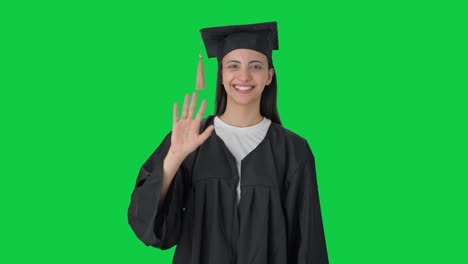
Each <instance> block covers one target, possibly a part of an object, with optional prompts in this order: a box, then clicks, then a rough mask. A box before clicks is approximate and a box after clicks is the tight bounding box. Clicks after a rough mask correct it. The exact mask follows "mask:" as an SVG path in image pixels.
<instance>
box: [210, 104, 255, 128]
mask: <svg viewBox="0 0 468 264" xmlns="http://www.w3.org/2000/svg"><path fill="white" fill-rule="evenodd" d="M219 118H220V119H221V120H222V121H223V122H224V123H226V124H228V125H231V126H236V127H249V126H253V125H256V124H258V123H260V122H261V121H262V120H263V116H262V115H261V114H260V106H257V107H248V106H239V105H234V104H227V105H226V111H224V113H222V114H221V115H220V116H219Z"/></svg>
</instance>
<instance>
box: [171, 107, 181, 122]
mask: <svg viewBox="0 0 468 264" xmlns="http://www.w3.org/2000/svg"><path fill="white" fill-rule="evenodd" d="M178 116H179V106H178V105H177V103H174V107H173V109H172V123H176V122H177V121H178V120H179V118H178Z"/></svg>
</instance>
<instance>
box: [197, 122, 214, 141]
mask: <svg viewBox="0 0 468 264" xmlns="http://www.w3.org/2000/svg"><path fill="white" fill-rule="evenodd" d="M213 130H214V125H210V126H209V127H207V128H206V129H205V131H203V133H201V134H200V145H201V144H203V142H205V140H206V139H207V138H208V137H209V136H210V135H211V133H213Z"/></svg>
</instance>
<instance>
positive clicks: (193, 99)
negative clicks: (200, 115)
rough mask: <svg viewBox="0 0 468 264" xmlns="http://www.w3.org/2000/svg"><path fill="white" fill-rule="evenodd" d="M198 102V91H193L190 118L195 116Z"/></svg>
mask: <svg viewBox="0 0 468 264" xmlns="http://www.w3.org/2000/svg"><path fill="white" fill-rule="evenodd" d="M196 104H197V93H196V92H193V94H192V100H191V101H190V107H189V112H188V118H190V119H192V118H193V112H195V105H196Z"/></svg>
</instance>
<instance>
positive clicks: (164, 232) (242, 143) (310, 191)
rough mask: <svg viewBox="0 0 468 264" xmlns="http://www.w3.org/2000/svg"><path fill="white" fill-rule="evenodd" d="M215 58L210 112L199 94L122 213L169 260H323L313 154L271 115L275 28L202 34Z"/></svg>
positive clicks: (178, 120) (215, 30) (269, 25)
mask: <svg viewBox="0 0 468 264" xmlns="http://www.w3.org/2000/svg"><path fill="white" fill-rule="evenodd" d="M201 33H202V37H203V40H204V42H205V46H206V48H207V53H208V57H215V56H216V57H217V58H218V64H219V70H218V83H217V91H216V115H211V116H208V117H207V118H205V119H203V120H202V116H203V113H204V110H205V108H206V101H205V100H204V101H203V102H202V104H201V106H200V109H199V110H198V111H197V113H196V117H195V119H193V115H194V113H195V105H196V100H197V94H196V93H194V94H193V96H192V99H191V100H190V101H191V102H190V105H189V99H190V98H189V95H186V96H185V99H184V104H183V108H182V116H181V117H180V118H179V117H178V106H177V104H174V109H173V111H174V113H173V127H172V131H171V133H169V134H168V135H167V136H166V137H165V139H164V140H163V141H162V143H161V144H160V146H159V147H158V148H157V149H156V150H155V151H154V153H153V154H152V155H151V156H150V157H149V158H148V160H147V161H146V162H145V163H144V164H143V166H142V167H141V170H140V173H139V175H138V178H137V181H136V186H135V189H134V191H133V193H132V197H131V203H130V207H129V210H128V219H129V224H130V225H131V227H132V229H133V230H134V232H135V234H136V235H137V236H138V238H139V239H140V240H142V241H143V242H144V243H145V244H146V245H148V246H149V245H151V246H154V247H158V248H161V249H167V248H170V247H172V246H174V245H177V248H176V251H175V255H174V260H173V263H184V264H186V263H193V264H210V263H213V264H214V263H216V264H219V263H242V264H244V263H246V264H247V263H265V264H267V263H268V264H275V263H278V264H279V263H281V264H286V263H288V264H291V263H328V255H327V249H326V244H325V236H324V231H323V224H322V217H321V211H320V203H319V196H318V186H317V181H316V175H315V161H314V156H313V154H312V152H311V150H310V147H309V145H308V143H307V141H306V140H305V139H303V138H301V137H300V136H299V135H297V134H295V133H293V132H291V131H289V130H287V129H285V128H284V127H282V126H281V122H280V119H279V116H278V113H277V110H276V89H277V87H276V77H275V72H274V68H273V62H272V57H271V53H272V50H273V49H278V41H277V31H276V23H275V22H271V23H261V24H253V25H240V26H227V27H215V28H207V29H203V30H201Z"/></svg>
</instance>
